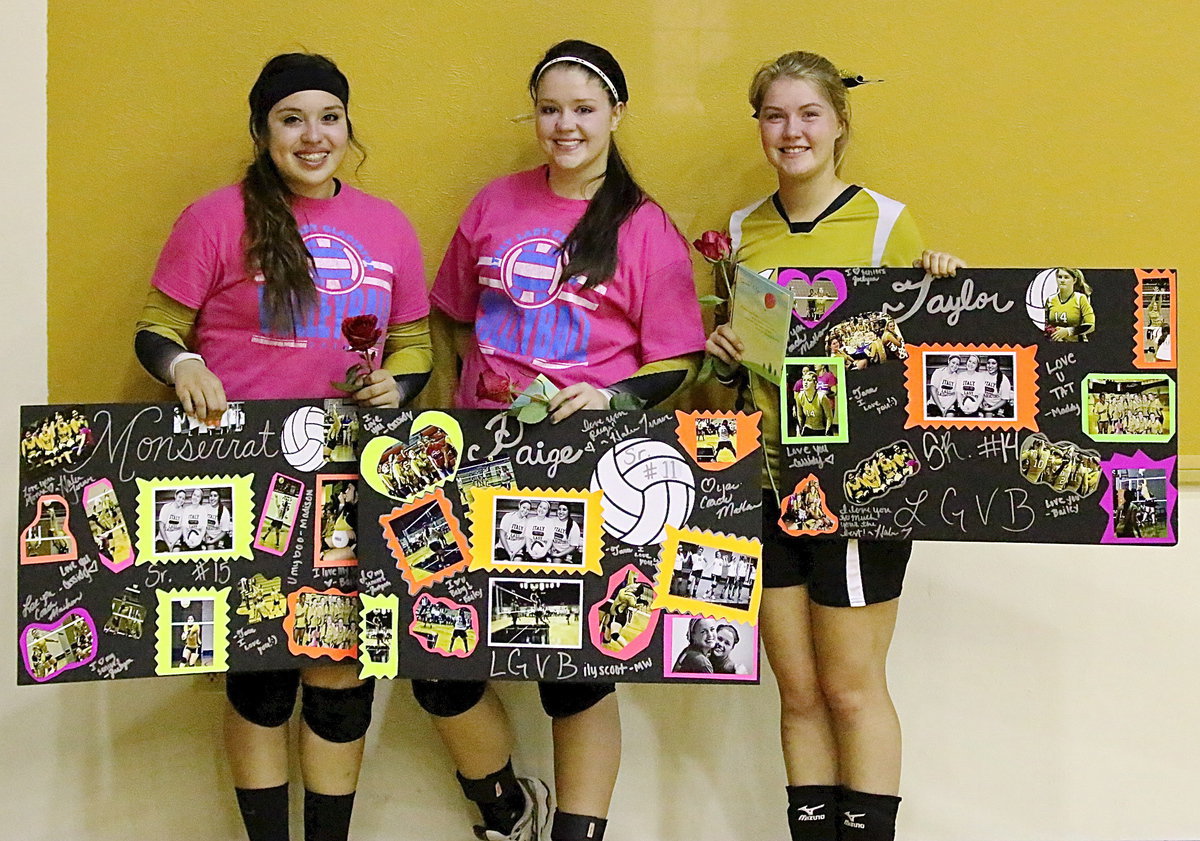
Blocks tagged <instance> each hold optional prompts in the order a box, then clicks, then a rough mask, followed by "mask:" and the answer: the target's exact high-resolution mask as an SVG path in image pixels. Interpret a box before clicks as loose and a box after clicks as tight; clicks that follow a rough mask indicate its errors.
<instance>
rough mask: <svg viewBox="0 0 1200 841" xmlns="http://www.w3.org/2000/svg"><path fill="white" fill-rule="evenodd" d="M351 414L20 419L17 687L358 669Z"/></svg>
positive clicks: (252, 409) (273, 405) (121, 411)
mask: <svg viewBox="0 0 1200 841" xmlns="http://www.w3.org/2000/svg"><path fill="white" fill-rule="evenodd" d="M356 429H357V421H356V420H355V410H354V409H353V408H352V407H348V406H346V405H344V404H343V403H342V402H341V401H338V400H328V401H313V402H299V401H246V402H242V403H232V404H231V405H230V407H229V409H228V411H226V412H225V415H224V417H223V418H222V420H221V423H220V425H219V426H217V427H215V428H211V429H210V428H208V427H203V426H200V425H198V424H196V423H195V422H194V421H192V420H191V419H189V418H188V417H187V416H185V415H184V414H183V413H182V412H181V411H180V410H179V409H178V407H177V406H176V405H175V404H169V403H163V404H151V405H146V404H111V405H75V406H72V405H61V406H25V407H22V410H21V445H20V446H21V456H20V498H19V500H18V508H19V511H18V525H19V528H20V533H19V534H18V535H17V555H18V563H19V566H18V573H17V591H18V605H17V644H18V648H19V656H18V658H17V680H18V683H23V684H24V683H44V682H64V681H76V680H98V679H104V678H126V677H147V676H151V675H168V674H196V673H203V672H224V671H257V670H262V669H282V668H295V667H297V666H298V665H302V664H304V663H306V662H312V661H311V659H310V655H311V656H316V657H323V658H325V659H326V661H327V662H328V661H330V660H346V659H351V660H352V658H354V657H355V655H356V652H357V642H358V599H357V596H356V591H357V579H358V571H357V567H356V566H355V564H354V552H355V543H356V539H355V529H354V519H355V507H356V504H357V503H356V500H355V496H356V494H357V474H356V473H355V470H356V466H355V462H354V457H355V456H354V440H355V435H356Z"/></svg>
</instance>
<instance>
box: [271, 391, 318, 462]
mask: <svg viewBox="0 0 1200 841" xmlns="http://www.w3.org/2000/svg"><path fill="white" fill-rule="evenodd" d="M279 443H280V447H281V448H282V450H283V457H284V458H286V459H287V462H288V464H290V465H291V466H292V467H294V468H296V469H297V470H304V471H307V472H309V473H311V472H313V471H314V470H316V469H318V468H320V467H322V466H324V464H325V413H324V412H323V411H321V410H320V409H318V408H317V407H316V406H303V407H301V408H299V409H297V410H296V411H294V412H292V413H291V414H290V415H288V416H287V420H285V421H284V422H283V431H282V432H281V433H279Z"/></svg>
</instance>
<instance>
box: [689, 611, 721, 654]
mask: <svg viewBox="0 0 1200 841" xmlns="http://www.w3.org/2000/svg"><path fill="white" fill-rule="evenodd" d="M716 641H717V620H716V619H709V618H707V617H705V618H703V619H697V620H695V621H694V622H693V623H692V627H691V629H690V631H689V632H688V642H690V643H691V644H692V645H694V646H696V647H698V648H703V649H704V650H705V651H712V647H713V645H715V644H716Z"/></svg>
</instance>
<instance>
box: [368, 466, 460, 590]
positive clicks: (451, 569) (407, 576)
mask: <svg viewBox="0 0 1200 841" xmlns="http://www.w3.org/2000/svg"><path fill="white" fill-rule="evenodd" d="M427 505H436V506H437V508H438V510H439V511H440V512H441V515H442V518H443V519H444V520H445V522H446V526H447V527H448V529H449V533H450V536H451V537H452V538H453V539H454V546H455V547H456V548H457V549H458V553H459V559H458V560H457V561H453V562H451V563H450V564H449V565H448V566H445V567H444V568H442V569H433V570H425V569H421V568H419V567H418V566H415V565H414V564H417V563H418V557H417V556H418V553H420V552H421V550H422V549H428V548H429V546H428V545H424V546H422V547H421V549H418V550H414V551H413V552H412V553H407V552H405V551H404V547H403V546H401V545H400V538H399V537H398V536H397V535H396V527H395V526H393V523H394V522H395V521H396V520H399V519H400V518H401V517H404V516H405V515H407V514H411V513H413V512H414V511H416V510H417V509H419V508H424V507H425V506H427ZM379 525H381V526H383V535H384V537H385V538H386V539H387V545H388V549H390V550H391V552H392V557H394V558H395V559H396V569H398V570H400V574H401V575H402V576H403V577H404V580H405V581H406V582H408V592H409V595H414V594H416V592H417V591H418V590H420V589H421V588H422V587H428V586H429V585H431V584H433V583H435V582H437V581H441V580H443V579H446V578H449V577H450V576H452V575H454V574H455V573H456V572H458V571H459V570H463V569H466V568H467V566H468V565H469V564H470V563H471V549H470V547H469V546H468V544H467V538H466V535H464V534H463V532H462V528H461V526H460V525H459V523H458V518H457V517H455V516H454V511H453V510H452V508H451V506H450V500H449V499H447V498H446V495H445V494H444V493H443V492H442V489H441V488H435V489H434V491H433V493H431V494H426V495H425V496H422V497H420V498H418V499H414V500H413V501H412V502H409V503H406V504H405V505H403V506H401V507H400V508H394V509H392V512H391V513H390V514H384V515H383V516H381V517H380V518H379ZM447 548H449V547H446V546H443V549H447ZM436 554H437V553H436V552H434V551H432V550H430V553H429V556H424V555H422V556H421V557H420V559H419V560H420V561H424V560H425V559H426V557H428V558H429V559H430V560H434V561H435V562H436V561H437V560H438V559H437V558H436V557H435V556H436Z"/></svg>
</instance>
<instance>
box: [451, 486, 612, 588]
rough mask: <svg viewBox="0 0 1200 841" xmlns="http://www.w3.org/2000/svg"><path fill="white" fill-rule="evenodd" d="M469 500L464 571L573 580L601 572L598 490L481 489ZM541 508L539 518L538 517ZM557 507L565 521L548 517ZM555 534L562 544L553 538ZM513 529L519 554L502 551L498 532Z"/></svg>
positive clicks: (601, 525) (600, 494)
mask: <svg viewBox="0 0 1200 841" xmlns="http://www.w3.org/2000/svg"><path fill="white" fill-rule="evenodd" d="M472 498H473V500H474V502H473V503H472V505H471V512H470V517H471V534H472V541H471V565H470V567H469V569H471V570H477V569H484V570H488V571H489V572H553V573H559V574H562V573H566V574H572V573H574V574H578V575H583V574H586V573H589V572H590V573H595V574H596V575H600V574H601V572H602V571H603V570H602V565H601V561H602V560H603V558H604V539H603V537H602V535H601V532H602V531H603V529H604V517H603V513H602V511H601V506H602V504H603V502H602V500H603V498H604V491H602V490H599V489H597V490H594V491H573V490H558V489H553V488H552V489H542V488H482V487H481V488H476V489H475V490H474V491H473V493H472ZM543 503H545V508H546V509H547V510H546V513H545V514H542V513H541V510H542V504H543ZM560 504H562V505H564V506H565V507H567V508H568V509H569V511H568V515H567V519H566V520H558V519H557V513H554V514H551V509H553V510H554V511H555V512H557V509H558V507H559V506H560ZM518 511H519V512H521V513H522V514H524V515H525V516H526V518H527V523H525V524H524V526H519V525H518V524H517V523H516V522H515V520H514V519H513V518H515V517H516V516H517V512H518ZM560 529H562V530H563V533H564V536H565V537H567V538H568V540H567V541H560V540H557V539H556V533H557V532H558V531H559V530H560ZM514 530H516V531H519V532H520V534H521V536H520V538H519V540H518V541H517V543H519V549H512V546H513V545H514V544H509V547H508V548H506V547H505V545H504V544H505V540H506V538H505V537H504V536H503V535H502V533H511V532H512V531H514ZM572 536H573V537H574V539H571V537H572ZM510 550H512V551H511V554H510Z"/></svg>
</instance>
